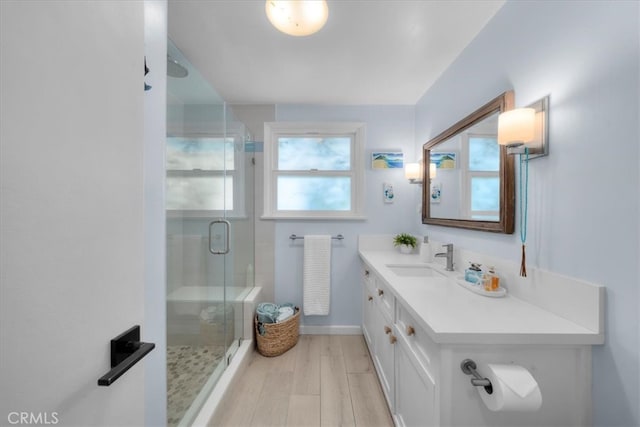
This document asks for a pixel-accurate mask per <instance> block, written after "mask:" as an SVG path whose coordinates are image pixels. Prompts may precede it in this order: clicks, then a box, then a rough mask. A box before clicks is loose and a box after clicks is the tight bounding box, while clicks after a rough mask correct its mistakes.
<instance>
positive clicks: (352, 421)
mask: <svg viewBox="0 0 640 427" xmlns="http://www.w3.org/2000/svg"><path fill="white" fill-rule="evenodd" d="M209 425H210V426H220V427H252V426H278V427H282V426H291V427H303V426H304V427H306V426H363V427H364V426H366V427H373V426H385V427H391V426H393V422H392V420H391V415H390V414H389V410H388V408H387V404H386V402H385V399H384V395H383V394H382V389H381V388H380V384H379V382H378V377H377V376H376V373H375V369H374V367H373V363H372V362H371V357H370V356H369V351H368V350H367V346H366V344H365V342H364V338H363V337H362V336H361V335H301V336H300V338H299V340H298V344H297V345H296V346H295V347H294V348H292V349H291V350H289V351H288V352H286V353H285V354H283V355H280V356H277V357H263V356H261V355H260V354H258V353H257V352H256V353H254V355H253V358H252V360H251V361H250V362H249V365H248V367H247V369H246V370H245V371H244V372H243V373H241V374H240V376H239V377H238V379H237V380H236V381H235V382H234V384H233V386H232V388H231V389H230V390H229V392H228V393H227V394H226V396H225V398H224V400H223V401H222V403H221V405H220V409H219V410H218V411H217V413H216V415H215V416H214V418H213V419H212V420H211V422H210V423H209Z"/></svg>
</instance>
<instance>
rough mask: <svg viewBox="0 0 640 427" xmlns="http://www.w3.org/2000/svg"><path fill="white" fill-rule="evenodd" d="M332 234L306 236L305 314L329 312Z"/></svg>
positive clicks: (319, 314) (324, 313)
mask: <svg viewBox="0 0 640 427" xmlns="http://www.w3.org/2000/svg"><path fill="white" fill-rule="evenodd" d="M330 287H331V236H305V237H304V273H303V293H304V296H303V305H302V306H303V310H304V314H305V316H313V315H316V316H326V315H328V314H329V301H330V296H331V294H330Z"/></svg>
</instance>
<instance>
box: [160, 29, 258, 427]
mask: <svg viewBox="0 0 640 427" xmlns="http://www.w3.org/2000/svg"><path fill="white" fill-rule="evenodd" d="M167 74H168V77H167V138H166V214H167V227H166V228H167V425H169V426H181V425H191V424H192V422H193V420H194V417H195V416H196V415H197V413H198V412H199V410H200V408H201V407H202V405H203V404H204V402H205V401H206V399H207V397H208V396H209V395H210V394H211V392H212V390H213V388H214V386H215V385H216V382H217V381H218V379H219V377H220V376H221V375H222V373H223V372H224V370H225V368H226V367H227V366H228V364H229V363H230V360H231V359H232V358H233V355H234V354H235V352H236V351H237V349H238V347H239V345H240V341H241V339H242V336H243V331H244V319H245V313H243V308H244V304H243V301H244V299H245V297H246V296H247V295H248V294H249V292H250V291H251V290H252V288H253V286H254V275H253V266H254V246H255V245H254V203H253V200H254V193H253V184H254V177H253V173H254V167H253V152H252V145H251V144H250V143H248V142H247V141H248V140H249V137H248V134H247V132H246V129H245V126H244V125H243V124H242V123H241V122H239V121H237V120H235V118H234V116H233V114H232V112H231V110H230V108H229V107H228V106H227V105H226V104H225V102H224V101H223V100H222V99H221V98H220V96H219V95H218V94H217V93H216V91H215V90H214V89H213V88H212V87H211V86H210V85H209V84H208V83H207V82H206V80H205V79H204V78H203V77H202V76H201V74H200V73H199V72H198V70H197V69H195V68H194V67H193V66H192V65H191V64H190V63H189V61H188V60H187V58H185V57H184V55H183V54H182V53H181V52H180V51H179V50H178V49H177V48H176V46H175V45H174V44H173V43H172V42H171V41H170V40H169V42H168V57H167Z"/></svg>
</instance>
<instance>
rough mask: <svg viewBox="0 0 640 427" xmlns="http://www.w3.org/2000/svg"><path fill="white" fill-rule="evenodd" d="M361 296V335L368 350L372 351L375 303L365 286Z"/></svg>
mask: <svg viewBox="0 0 640 427" xmlns="http://www.w3.org/2000/svg"><path fill="white" fill-rule="evenodd" d="M363 295H364V301H363V303H362V304H363V306H362V334H363V335H364V338H365V340H366V341H367V345H369V349H370V350H371V351H374V350H373V349H374V344H373V328H374V324H375V321H374V313H375V308H376V307H375V305H376V303H375V301H374V300H373V295H372V293H371V292H370V291H369V289H368V288H367V286H363Z"/></svg>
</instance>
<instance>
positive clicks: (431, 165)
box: [429, 163, 438, 179]
mask: <svg viewBox="0 0 640 427" xmlns="http://www.w3.org/2000/svg"><path fill="white" fill-rule="evenodd" d="M437 170H438V169H436V164H435V163H429V178H431V179H433V178H435V177H436V171H437Z"/></svg>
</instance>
